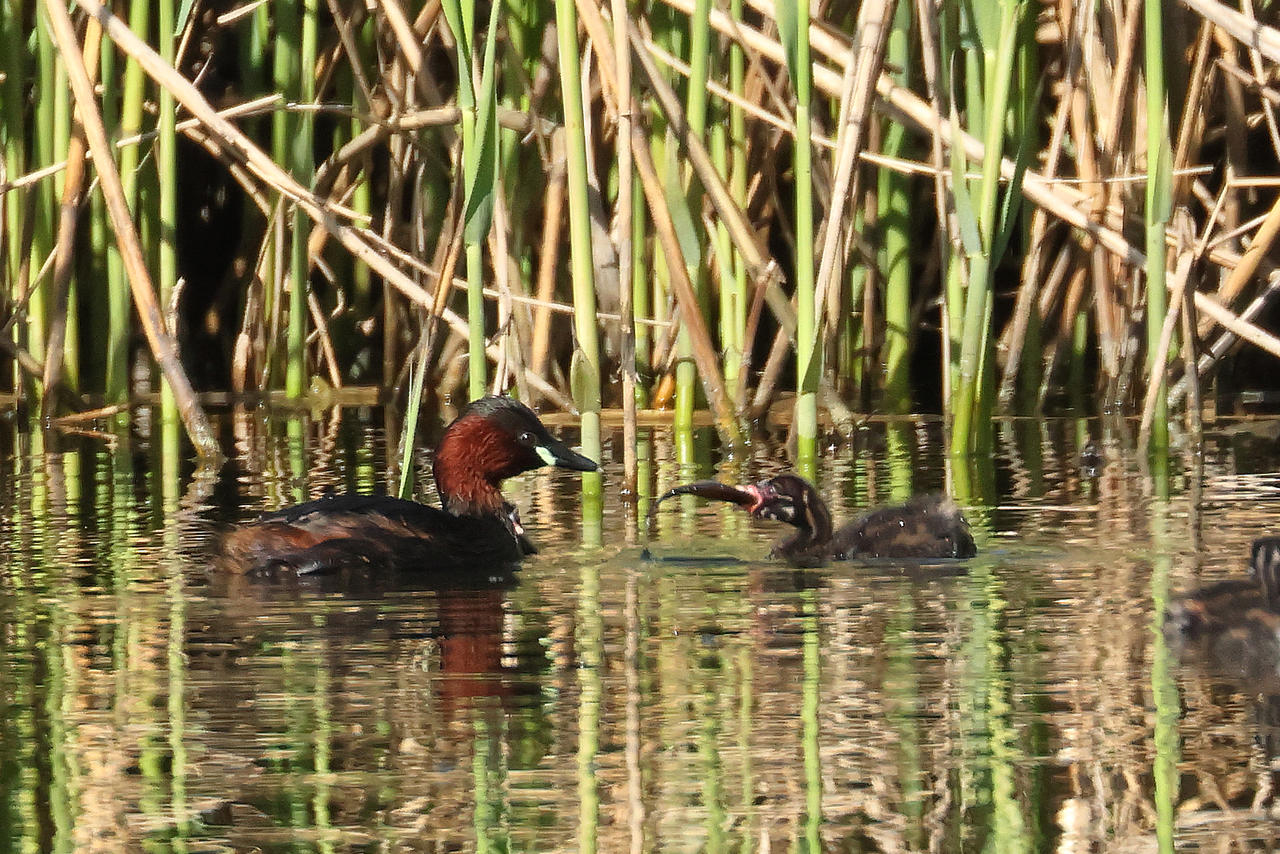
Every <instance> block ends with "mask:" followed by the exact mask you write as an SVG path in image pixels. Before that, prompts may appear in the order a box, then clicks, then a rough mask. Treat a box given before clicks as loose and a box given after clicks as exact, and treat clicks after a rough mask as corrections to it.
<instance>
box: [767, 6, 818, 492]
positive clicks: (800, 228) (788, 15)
mask: <svg viewBox="0 0 1280 854" xmlns="http://www.w3.org/2000/svg"><path fill="white" fill-rule="evenodd" d="M777 13H778V31H779V34H780V35H781V37H782V42H783V47H784V48H786V53H787V70H788V72H789V73H790V75H791V84H792V86H793V87H794V88H795V93H796V134H795V143H794V145H795V151H794V161H793V162H794V170H795V182H796V188H795V192H796V223H795V234H796V268H795V275H794V279H795V289H796V415H795V418H796V438H797V454H796V467H797V468H798V469H799V471H800V473H801V474H802V475H804V476H805V477H808V478H810V479H813V477H814V475H815V472H816V469H817V460H818V378H819V377H820V376H821V374H822V349H821V347H819V346H818V332H819V330H818V318H817V306H816V304H815V293H814V289H815V282H814V264H813V250H814V246H813V240H814V235H813V212H814V205H813V148H812V146H811V144H810V141H809V140H810V138H811V124H812V123H811V121H810V118H809V108H810V100H811V98H812V83H813V80H812V78H813V68H812V64H811V61H810V59H809V0H783V2H780V3H778V5H777Z"/></svg>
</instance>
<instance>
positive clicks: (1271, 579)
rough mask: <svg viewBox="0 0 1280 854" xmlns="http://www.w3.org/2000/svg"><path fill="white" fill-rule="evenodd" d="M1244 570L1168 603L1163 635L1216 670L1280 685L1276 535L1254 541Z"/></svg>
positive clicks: (1279, 547)
mask: <svg viewBox="0 0 1280 854" xmlns="http://www.w3.org/2000/svg"><path fill="white" fill-rule="evenodd" d="M1249 572H1250V575H1251V577H1250V578H1247V579H1246V578H1233V579H1229V580H1227V581H1220V582H1218V583H1217V584H1211V585H1209V586H1208V587H1205V588H1202V589H1200V590H1197V591H1196V592H1194V593H1192V594H1190V595H1188V596H1186V597H1184V598H1182V599H1180V600H1178V601H1177V602H1175V603H1174V604H1173V605H1171V606H1170V607H1169V611H1168V613H1167V614H1166V615H1165V623H1164V630H1165V637H1166V638H1167V639H1168V640H1169V642H1170V643H1171V644H1172V645H1173V646H1174V647H1176V648H1178V649H1180V650H1190V651H1193V652H1196V653H1198V654H1200V655H1201V656H1203V657H1204V659H1205V660H1206V662H1207V663H1208V664H1209V665H1210V666H1211V667H1213V669H1215V670H1218V671H1219V672H1222V673H1225V674H1227V675H1234V676H1239V677H1245V678H1248V679H1251V680H1253V679H1263V680H1267V681H1268V682H1269V683H1270V684H1271V685H1272V687H1273V688H1276V687H1280V685H1277V684H1276V680H1277V678H1280V537H1263V538H1261V539H1258V540H1254V542H1253V549H1252V554H1251V556H1250V561H1249Z"/></svg>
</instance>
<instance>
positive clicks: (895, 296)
mask: <svg viewBox="0 0 1280 854" xmlns="http://www.w3.org/2000/svg"><path fill="white" fill-rule="evenodd" d="M911 9H912V5H911V4H910V3H898V8H897V10H896V11H895V13H894V18H893V29H892V30H891V31H890V33H889V37H888V41H887V43H886V46H885V63H886V65H888V66H889V67H890V68H897V69H900V70H899V71H897V72H896V73H895V79H896V81H897V82H898V84H899V85H906V84H907V80H906V77H907V73H906V69H907V68H908V67H910V54H911V49H910V44H909V37H910V30H911V18H912V14H911ZM882 148H883V151H884V153H885V154H886V155H887V156H889V157H902V156H903V154H904V151H905V149H906V128H905V127H904V126H903V125H902V123H901V122H891V123H889V124H888V126H887V128H886V130H885V135H884V143H883V145H882ZM879 183H880V188H879V193H878V198H879V203H880V210H879V221H880V232H881V235H882V244H881V245H882V247H883V260H882V264H881V275H882V276H883V278H884V286H885V297H884V357H883V362H884V408H885V409H886V410H887V411H889V412H899V413H901V412H909V411H910V409H911V376H910V371H911V197H910V192H909V191H910V187H909V184H908V179H907V177H906V176H905V175H903V174H902V173H900V172H897V171H894V170H891V169H881V170H880V182H879Z"/></svg>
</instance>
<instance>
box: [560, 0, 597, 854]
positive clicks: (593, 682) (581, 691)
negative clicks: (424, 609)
mask: <svg viewBox="0 0 1280 854" xmlns="http://www.w3.org/2000/svg"><path fill="white" fill-rule="evenodd" d="M564 2H565V0H558V1H557V4H556V10H557V12H558V11H559V10H560V5H561V4H562V3H564ZM557 20H558V19H557ZM570 32H574V31H573V30H571V31H570ZM574 38H575V40H576V38H577V36H576V33H575V36H574ZM562 61H563V60H562ZM567 76H568V75H566V77H567ZM577 79H578V78H577V77H576V76H575V77H574V78H573V80H574V85H576V82H577ZM578 584H579V586H578V608H577V618H578V619H577V626H578V631H577V637H576V638H575V640H576V643H577V647H576V648H577V650H578V655H579V666H578V670H577V672H578V721H577V723H578V757H577V759H578V762H577V765H578V769H577V770H578V851H579V852H581V854H596V852H597V851H598V850H599V849H598V848H597V836H598V833H599V829H600V784H599V781H598V780H597V779H596V765H597V762H598V761H599V753H600V728H601V727H600V721H601V715H600V704H601V700H602V698H603V696H604V688H603V680H602V678H601V668H602V667H603V666H604V618H603V616H602V614H601V610H600V574H599V573H598V572H597V571H596V568H595V567H592V566H589V565H588V564H587V563H585V562H584V563H583V565H582V572H581V575H580V580H579V582H578Z"/></svg>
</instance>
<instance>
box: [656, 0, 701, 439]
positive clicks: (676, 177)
mask: <svg viewBox="0 0 1280 854" xmlns="http://www.w3.org/2000/svg"><path fill="white" fill-rule="evenodd" d="M710 17H711V2H710V0H695V3H694V10H693V14H692V15H690V16H689V79H690V81H701V80H706V79H708V75H709V70H710V65H711V61H710V44H711V20H710ZM685 119H686V121H687V122H688V124H689V133H690V135H691V136H693V137H696V138H698V139H702V138H703V137H704V136H705V135H706V131H707V87H706V86H703V85H700V84H699V83H697V82H691V83H690V84H689V87H688V89H687V90H686V96H685ZM666 155H667V156H666V162H667V167H668V169H667V182H668V185H669V186H668V198H669V199H670V201H671V204H670V207H671V213H672V217H673V218H674V220H675V223H676V228H677V230H678V233H679V235H680V245H681V249H682V250H683V256H684V262H685V268H686V269H687V270H688V273H689V280H690V281H691V282H692V283H693V293H694V297H695V299H696V301H697V302H696V307H695V306H687V307H686V306H681V318H680V320H681V324H680V326H681V328H680V335H679V337H678V338H677V346H678V348H679V353H680V361H679V362H677V363H676V412H675V428H676V430H677V431H678V432H679V433H681V434H682V435H684V436H685V437H689V436H691V435H692V430H693V413H694V410H695V409H696V407H697V400H698V386H699V382H698V368H697V365H696V364H695V363H694V360H693V341H692V339H691V338H690V336H689V332H688V326H687V320H688V318H687V317H685V316H684V314H685V313H686V312H687V311H695V310H696V311H698V312H699V313H705V306H706V292H707V271H706V265H705V264H704V263H703V259H704V258H706V257H707V251H706V250H707V240H706V234H705V231H704V229H703V228H701V211H702V186H701V184H699V183H698V182H697V181H693V180H690V177H689V176H690V173H691V171H692V170H691V167H690V166H689V165H688V164H687V163H686V162H685V161H684V160H683V159H682V158H681V157H680V155H679V146H678V145H677V144H676V143H675V140H674V139H673V138H672V136H671V135H670V134H669V135H668V136H667V148H666ZM677 181H678V182H679V183H678V185H677ZM690 448H691V444H690V443H689V442H688V441H683V442H678V443H677V449H678V450H685V451H687V450H689V449H690ZM683 461H686V459H685V458H682V462H683Z"/></svg>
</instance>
